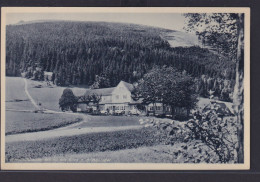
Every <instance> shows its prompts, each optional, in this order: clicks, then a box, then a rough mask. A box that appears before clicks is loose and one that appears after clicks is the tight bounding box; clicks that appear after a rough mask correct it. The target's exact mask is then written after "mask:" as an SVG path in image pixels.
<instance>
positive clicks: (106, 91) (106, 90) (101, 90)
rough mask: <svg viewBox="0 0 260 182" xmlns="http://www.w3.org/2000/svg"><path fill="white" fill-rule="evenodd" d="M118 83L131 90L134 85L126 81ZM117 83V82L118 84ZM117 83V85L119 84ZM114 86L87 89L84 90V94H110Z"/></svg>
mask: <svg viewBox="0 0 260 182" xmlns="http://www.w3.org/2000/svg"><path fill="white" fill-rule="evenodd" d="M120 83H122V84H124V86H125V87H126V88H127V89H128V90H129V91H130V92H131V91H132V90H133V89H134V86H133V85H132V84H131V83H127V82H125V81H120ZM120 83H119V84H120ZM119 84H118V85H119ZM115 88H116V87H110V88H99V89H88V90H87V91H86V92H85V95H92V94H97V95H103V96H106V95H111V94H112V92H113V91H114V89H115Z"/></svg>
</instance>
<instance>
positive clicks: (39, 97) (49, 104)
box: [27, 80, 86, 111]
mask: <svg viewBox="0 0 260 182" xmlns="http://www.w3.org/2000/svg"><path fill="white" fill-rule="evenodd" d="M27 82H28V92H29V93H30V95H31V96H32V97H33V98H34V100H36V101H37V102H38V103H41V107H42V108H44V109H49V110H54V111H61V110H60V108H59V99H60V97H61V95H62V93H63V90H64V89H65V88H66V87H58V86H52V87H49V86H47V84H46V82H39V81H33V80H27ZM38 86H40V87H41V88H37V87H38ZM71 90H72V91H73V93H74V95H76V96H80V95H83V94H84V93H85V91H86V89H85V88H78V87H73V88H71Z"/></svg>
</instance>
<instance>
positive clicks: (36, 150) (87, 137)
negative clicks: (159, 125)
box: [6, 128, 163, 162]
mask: <svg viewBox="0 0 260 182" xmlns="http://www.w3.org/2000/svg"><path fill="white" fill-rule="evenodd" d="M155 132H156V130H155V129H152V128H141V129H134V130H122V131H114V132H101V133H86V134H83V135H76V136H67V137H59V138H55V139H51V140H40V141H22V142H21V141H18V142H10V143H6V161H7V162H15V161H17V160H18V161H19V160H22V159H26V160H31V159H37V158H42V157H50V156H55V155H63V154H84V153H90V152H102V151H118V150H122V149H131V148H138V147H141V146H153V145H158V144H159V143H160V142H162V141H163V138H158V137H155V134H156V133H155Z"/></svg>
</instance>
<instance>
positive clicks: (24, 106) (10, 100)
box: [5, 77, 35, 110]
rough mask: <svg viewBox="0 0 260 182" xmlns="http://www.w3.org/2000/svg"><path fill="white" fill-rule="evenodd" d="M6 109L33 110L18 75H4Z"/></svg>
mask: <svg viewBox="0 0 260 182" xmlns="http://www.w3.org/2000/svg"><path fill="white" fill-rule="evenodd" d="M5 86H6V87H5V104H6V109H11V110H34V109H35V107H34V106H33V104H32V103H31V102H30V100H29V98H28V96H27V95H26V93H25V90H24V81H23V79H22V78H20V77H6V83H5Z"/></svg>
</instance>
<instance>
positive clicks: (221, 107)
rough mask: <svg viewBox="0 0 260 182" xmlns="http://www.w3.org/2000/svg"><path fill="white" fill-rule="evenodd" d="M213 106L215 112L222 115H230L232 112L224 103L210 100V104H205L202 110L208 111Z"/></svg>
mask: <svg viewBox="0 0 260 182" xmlns="http://www.w3.org/2000/svg"><path fill="white" fill-rule="evenodd" d="M212 107H213V108H215V109H216V111H217V113H219V114H221V115H223V116H230V115H233V113H232V112H231V111H230V109H229V108H228V107H227V105H226V104H225V103H221V102H216V101H211V102H210V104H208V105H206V106H205V108H204V109H203V111H208V110H211V109H212Z"/></svg>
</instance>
